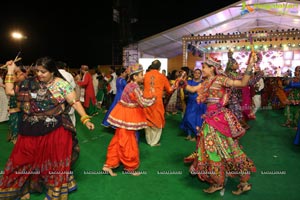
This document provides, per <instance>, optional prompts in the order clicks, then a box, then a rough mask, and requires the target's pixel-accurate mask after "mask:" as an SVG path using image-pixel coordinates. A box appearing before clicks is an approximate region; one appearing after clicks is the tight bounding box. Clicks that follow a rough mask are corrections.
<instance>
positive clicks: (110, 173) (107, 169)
mask: <svg viewBox="0 0 300 200" xmlns="http://www.w3.org/2000/svg"><path fill="white" fill-rule="evenodd" d="M102 170H103V171H105V172H108V173H109V175H111V176H117V175H118V174H116V173H114V172H113V170H112V169H111V168H108V167H103V168H102Z"/></svg>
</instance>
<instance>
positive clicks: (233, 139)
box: [186, 53, 256, 195]
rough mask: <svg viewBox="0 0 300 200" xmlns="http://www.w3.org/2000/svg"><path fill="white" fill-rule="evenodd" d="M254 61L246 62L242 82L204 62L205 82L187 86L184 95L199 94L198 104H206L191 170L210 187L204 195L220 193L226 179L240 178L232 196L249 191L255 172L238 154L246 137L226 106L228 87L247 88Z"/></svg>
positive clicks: (213, 63) (212, 62)
mask: <svg viewBox="0 0 300 200" xmlns="http://www.w3.org/2000/svg"><path fill="white" fill-rule="evenodd" d="M251 55H256V54H253V53H252V54H251ZM255 58H256V56H251V59H249V65H248V67H247V69H246V72H245V75H244V76H243V78H242V80H233V79H230V78H228V77H227V76H224V75H222V74H220V73H218V70H217V69H218V68H219V66H220V63H219V62H218V61H217V60H215V59H213V58H207V59H206V61H205V62H204V63H203V69H202V71H203V77H205V78H206V80H205V81H204V82H203V83H202V84H199V85H197V86H189V85H187V86H186V90H187V91H189V92H196V91H197V92H198V99H197V101H198V102H202V103H206V104H207V111H206V113H205V115H204V116H203V118H204V122H203V125H202V127H201V129H200V131H199V133H198V134H199V137H198V138H199V139H198V141H197V159H194V162H193V164H192V165H191V167H190V173H191V174H193V175H197V176H198V178H199V179H200V180H202V181H205V182H208V183H209V184H210V187H209V188H207V189H204V190H203V191H204V192H206V193H214V192H216V191H218V190H221V189H223V187H224V184H225V179H226V177H239V178H240V184H239V185H238V189H237V190H235V191H232V193H233V194H235V195H240V194H242V193H244V192H246V191H249V190H251V184H249V183H248V180H249V179H250V174H251V172H255V171H256V168H255V166H254V163H253V161H252V160H251V159H250V158H248V157H247V155H246V154H245V153H244V152H243V151H242V150H241V148H240V146H239V143H238V140H237V139H238V138H239V137H241V136H242V135H243V134H244V133H245V129H244V128H243V127H242V126H241V124H240V123H239V121H238V119H237V118H236V117H235V115H234V114H233V113H232V112H231V111H230V110H229V109H227V108H226V107H225V105H226V103H227V101H228V98H229V96H230V95H229V94H228V91H229V89H230V87H244V86H246V85H247V84H248V81H249V79H250V77H251V74H252V65H253V64H252V63H254V61H255Z"/></svg>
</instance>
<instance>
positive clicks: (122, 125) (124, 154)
mask: <svg viewBox="0 0 300 200" xmlns="http://www.w3.org/2000/svg"><path fill="white" fill-rule="evenodd" d="M128 74H129V76H130V80H131V82H130V83H128V84H127V85H126V87H125V88H124V91H123V93H122V96H121V99H120V101H119V102H118V103H117V105H116V106H115V107H114V109H113V110H112V111H111V114H110V115H109V117H108V123H110V124H111V125H113V126H115V127H117V128H116V131H115V135H114V136H113V138H112V140H111V141H110V143H109V146H108V148H107V155H106V161H105V164H104V166H103V171H106V172H108V173H109V174H110V175H111V176H116V175H117V174H115V173H114V172H113V171H112V169H113V168H116V167H118V166H119V165H120V163H122V164H123V165H124V169H125V170H126V171H128V172H129V173H130V174H132V175H140V173H139V172H137V171H136V169H137V168H138V167H139V165H140V158H139V157H140V156H139V147H138V142H137V138H136V131H137V130H140V129H144V128H145V127H147V119H146V116H145V113H144V110H143V108H144V107H147V106H150V105H152V104H153V103H154V101H155V98H154V97H153V96H152V97H150V98H148V99H146V98H144V97H143V93H142V91H141V90H140V88H139V85H138V84H139V83H142V82H143V67H142V66H141V65H138V64H137V65H133V66H129V67H128Z"/></svg>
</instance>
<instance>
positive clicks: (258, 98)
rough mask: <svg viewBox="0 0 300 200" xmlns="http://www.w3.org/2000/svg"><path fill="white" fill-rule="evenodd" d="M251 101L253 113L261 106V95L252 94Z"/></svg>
mask: <svg viewBox="0 0 300 200" xmlns="http://www.w3.org/2000/svg"><path fill="white" fill-rule="evenodd" d="M252 101H253V109H252V112H253V114H255V113H256V112H257V110H258V109H259V108H260V107H261V95H254V96H253V97H252Z"/></svg>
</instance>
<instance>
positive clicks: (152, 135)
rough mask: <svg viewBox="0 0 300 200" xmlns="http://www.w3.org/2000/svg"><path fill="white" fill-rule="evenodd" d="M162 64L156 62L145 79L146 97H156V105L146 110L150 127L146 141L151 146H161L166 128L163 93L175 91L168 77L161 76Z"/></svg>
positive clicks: (146, 130) (147, 130)
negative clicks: (161, 139) (164, 128)
mask: <svg viewBox="0 0 300 200" xmlns="http://www.w3.org/2000/svg"><path fill="white" fill-rule="evenodd" d="M160 67H161V63H160V61H159V60H154V61H153V62H152V64H151V70H150V71H149V72H147V73H146V74H145V78H144V97H145V98H150V97H153V96H155V97H156V101H155V103H154V104H153V105H152V106H150V107H147V108H145V114H146V117H147V121H148V127H147V128H146V129H145V134H146V141H147V143H148V144H149V145H150V146H159V145H160V143H159V141H160V137H161V134H162V129H163V127H164V126H165V108H164V103H163V91H164V90H166V91H167V92H168V93H171V92H172V91H173V89H172V88H171V86H170V83H169V81H168V79H167V77H166V76H165V75H163V74H161V73H160V72H159V71H160Z"/></svg>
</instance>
